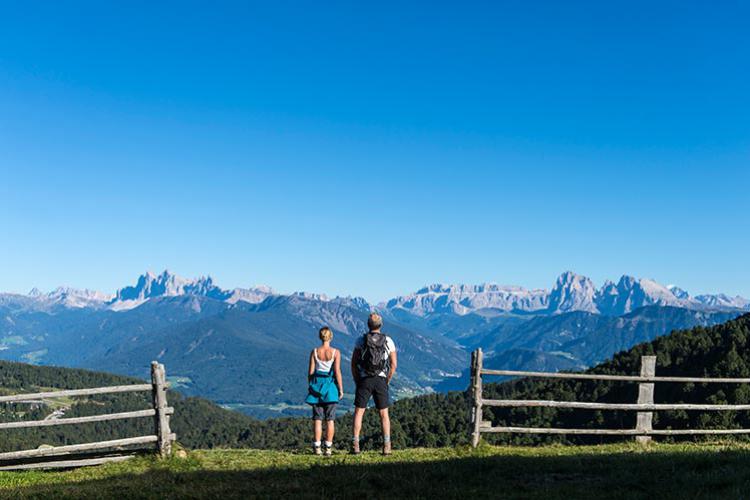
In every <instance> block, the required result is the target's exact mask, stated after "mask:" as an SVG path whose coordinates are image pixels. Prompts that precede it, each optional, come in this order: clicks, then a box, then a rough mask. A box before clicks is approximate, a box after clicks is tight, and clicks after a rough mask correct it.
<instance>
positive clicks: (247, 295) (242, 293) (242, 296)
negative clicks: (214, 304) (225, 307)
mask: <svg viewBox="0 0 750 500" xmlns="http://www.w3.org/2000/svg"><path fill="white" fill-rule="evenodd" d="M271 295H276V292H275V291H274V290H273V288H271V287H270V286H266V285H258V286H254V287H252V288H235V289H234V290H232V295H231V296H230V297H229V298H228V299H227V302H229V303H230V304H235V303H237V302H248V303H250V304H260V303H261V302H263V301H264V300H266V299H267V298H268V297H270V296H271Z"/></svg>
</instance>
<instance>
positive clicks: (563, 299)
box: [548, 271, 598, 314]
mask: <svg viewBox="0 0 750 500" xmlns="http://www.w3.org/2000/svg"><path fill="white" fill-rule="evenodd" d="M596 294H597V290H596V286H595V285H594V282H593V281H591V280H590V279H589V278H587V277H586V276H582V275H580V274H576V273H574V272H572V271H566V272H564V273H562V274H561V275H560V277H558V278H557V282H555V286H554V287H553V288H552V291H551V292H550V295H549V307H548V309H549V311H550V312H551V313H553V314H559V313H563V312H569V311H587V312H597V311H598V308H597V306H596V303H595V300H596Z"/></svg>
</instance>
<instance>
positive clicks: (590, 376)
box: [482, 369, 750, 384]
mask: <svg viewBox="0 0 750 500" xmlns="http://www.w3.org/2000/svg"><path fill="white" fill-rule="evenodd" d="M482 375H505V376H508V377H528V378H564V379H571V380H611V381H614V382H678V383H680V382H681V383H691V384H750V378H712V377H639V376H637V375H599V374H596V373H566V372H558V373H551V372H524V371H517V370H488V369H482Z"/></svg>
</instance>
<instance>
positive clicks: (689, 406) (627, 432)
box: [470, 349, 750, 447]
mask: <svg viewBox="0 0 750 500" xmlns="http://www.w3.org/2000/svg"><path fill="white" fill-rule="evenodd" d="M482 364H483V353H482V350H481V349H477V350H476V351H474V352H473V353H472V355H471V385H470V389H471V391H472V393H473V405H472V409H471V410H472V411H471V418H472V445H473V446H475V447H476V446H477V445H478V444H479V439H480V436H481V434H482V433H518V434H570V435H602V436H635V438H636V440H638V441H639V442H641V443H645V442H648V441H649V440H650V439H651V436H692V435H735V434H750V429H653V428H652V423H653V412H655V411H670V410H671V411H673V410H685V411H747V410H750V404H738V405H730V404H693V403H676V404H662V403H659V404H655V403H654V384H655V383H657V382H659V383H661V382H671V383H695V384H715V383H723V384H732V383H734V384H747V383H750V378H716V377H658V376H656V356H642V357H641V373H640V375H608V374H596V373H565V372H558V373H550V372H536V371H518V370H492V369H486V368H483V366H482ZM483 375H500V376H508V377H529V378H553V379H569V380H599V381H614V382H637V383H638V401H637V402H636V403H597V402H581V401H551V400H530V399H522V400H519V399H484V398H483V396H482V376H483ZM485 406H487V407H495V408H566V409H579V410H617V411H636V412H638V413H637V419H636V427H635V428H634V429H560V428H546V427H517V426H494V427H493V426H492V423H491V422H489V421H487V420H484V419H483V408H484V407H485Z"/></svg>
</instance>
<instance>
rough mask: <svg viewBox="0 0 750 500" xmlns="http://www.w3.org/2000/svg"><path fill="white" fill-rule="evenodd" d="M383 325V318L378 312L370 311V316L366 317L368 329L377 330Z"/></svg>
mask: <svg viewBox="0 0 750 500" xmlns="http://www.w3.org/2000/svg"><path fill="white" fill-rule="evenodd" d="M382 327H383V318H381V317H380V314H378V313H372V314H370V317H369V318H367V328H369V329H370V331H374V330H379V329H380V328H382Z"/></svg>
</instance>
